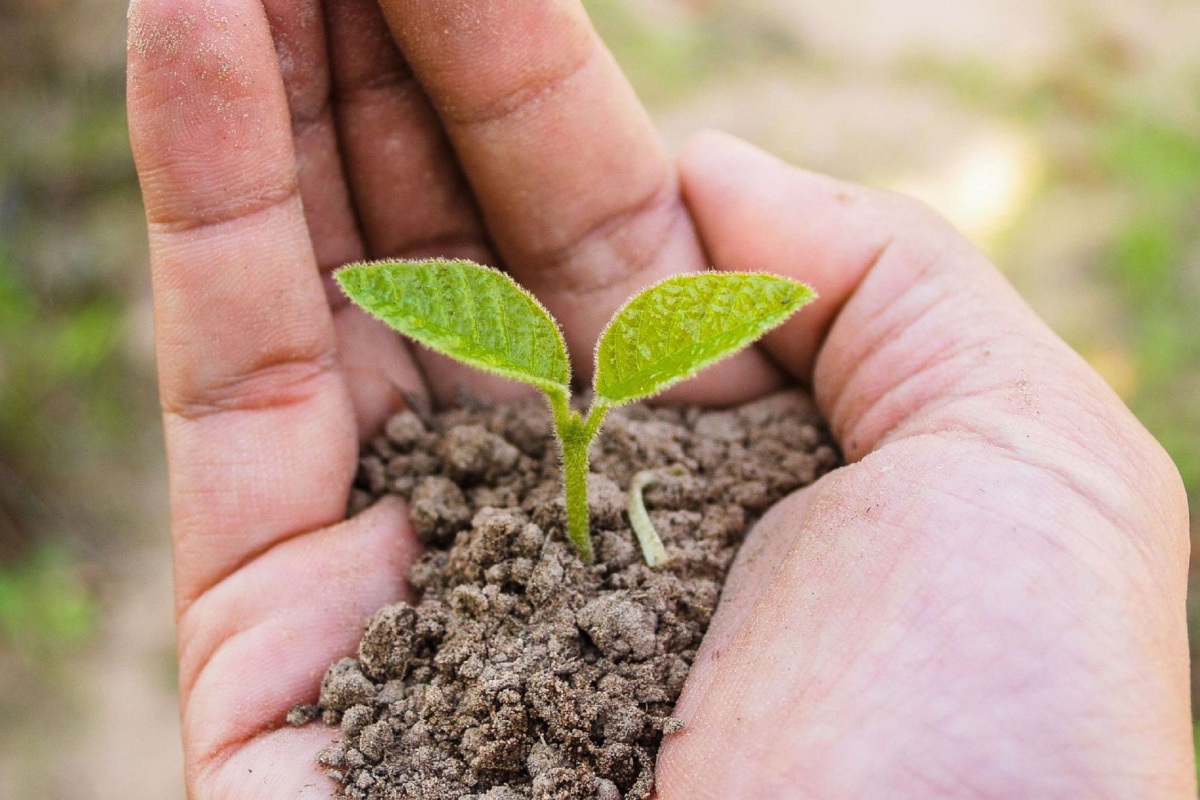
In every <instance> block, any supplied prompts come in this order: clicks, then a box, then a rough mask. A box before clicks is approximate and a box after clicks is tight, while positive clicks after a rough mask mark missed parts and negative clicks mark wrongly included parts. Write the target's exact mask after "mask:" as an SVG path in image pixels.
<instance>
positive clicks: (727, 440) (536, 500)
mask: <svg viewBox="0 0 1200 800" xmlns="http://www.w3.org/2000/svg"><path fill="white" fill-rule="evenodd" d="M385 430H386V435H383V436H380V437H379V438H378V439H376V440H375V441H374V442H372V443H371V445H370V446H369V447H367V448H365V449H364V451H363V454H362V458H361V464H360V472H359V479H358V485H357V487H356V488H355V489H354V491H353V494H352V497H351V500H350V505H351V507H350V511H351V513H354V512H357V511H358V510H361V509H362V508H364V507H366V506H367V505H369V504H370V503H371V502H373V501H374V500H375V499H376V498H378V497H380V496H382V495H384V494H388V493H394V494H398V495H401V496H402V497H404V498H405V499H406V500H407V501H408V502H409V508H410V512H411V516H412V521H413V525H414V528H415V529H416V532H417V535H418V536H419V537H420V538H421V540H422V541H423V542H424V543H425V544H426V545H427V547H428V549H427V551H426V552H425V554H424V555H423V556H422V557H421V558H420V559H419V560H418V561H417V562H416V563H415V564H414V565H413V566H412V567H411V569H410V571H409V580H410V582H411V583H412V585H413V586H414V587H415V588H416V590H417V591H418V592H420V593H421V594H422V599H421V601H420V602H419V603H418V604H417V606H416V607H412V606H410V605H408V604H407V603H403V602H401V603H396V604H395V605H391V606H387V607H385V608H383V609H381V610H380V611H379V612H377V613H376V614H375V615H374V616H373V617H371V619H370V620H368V621H367V623H366V627H365V631H364V633H363V638H362V642H361V644H360V647H359V652H358V657H357V658H345V659H342V660H341V661H338V662H337V663H336V664H334V665H332V666H331V667H330V668H329V670H328V672H327V673H326V675H325V677H324V679H323V681H322V683H321V690H320V699H319V704H318V705H316V706H297V707H296V708H293V709H292V711H291V713H290V714H289V715H288V721H289V722H290V723H292V724H296V725H300V724H305V723H307V722H310V721H313V720H315V719H316V718H317V717H320V718H322V719H323V720H324V722H325V723H326V724H328V725H340V728H341V736H340V738H339V739H338V740H337V741H336V743H335V744H333V745H332V746H331V747H329V748H327V749H325V750H323V751H322V752H321V753H320V755H319V756H318V760H319V762H320V763H321V764H322V765H323V766H324V767H325V772H326V774H327V775H328V776H329V777H330V778H332V779H333V780H334V781H336V782H337V783H338V784H340V789H339V791H338V794H340V795H342V796H346V797H351V798H358V799H359V800H368V799H369V800H399V798H420V799H421V800H463V799H464V798H469V799H471V800H518V799H519V798H537V800H551V799H552V798H554V799H556V800H557V799H558V798H561V799H562V800H585V799H586V800H621V798H625V799H626V800H640V799H641V798H647V797H649V796H650V794H651V792H652V790H653V787H654V764H655V757H656V755H657V752H658V747H659V743H660V742H661V740H662V737H663V736H664V735H668V736H669V735H671V734H673V733H676V732H678V731H680V730H682V728H683V723H682V722H681V721H679V720H677V719H674V718H673V717H671V710H672V708H673V706H674V703H675V700H676V699H677V698H678V696H679V692H680V690H681V688H682V687H683V683H684V680H685V679H686V678H687V674H688V670H689V669H690V668H691V665H692V661H693V659H694V658H695V655H696V650H697V648H698V647H699V645H700V641H701V639H702V637H703V636H704V632H705V630H706V629H707V627H708V623H709V620H710V619H711V617H712V614H713V610H714V609H715V607H716V604H717V601H718V599H719V597H720V594H721V587H722V585H723V583H724V579H725V574H726V572H727V570H728V568H729V565H730V563H731V561H732V560H733V557H734V555H735V553H736V551H737V547H738V545H739V544H740V543H741V540H742V538H743V536H744V534H745V532H746V530H747V529H748V527H749V526H750V525H751V524H752V523H753V522H754V521H755V520H756V519H757V518H758V517H759V515H761V513H762V512H763V511H764V510H766V509H767V507H769V506H770V505H771V504H773V503H774V502H776V501H777V500H779V499H780V498H782V497H783V496H784V495H786V494H787V493H789V492H791V491H794V490H795V489H797V488H799V487H801V486H804V485H806V484H808V483H811V482H812V481H814V480H815V479H816V478H818V477H819V476H820V475H822V474H823V473H825V472H827V471H828V470H830V469H832V468H833V467H835V466H837V464H838V463H839V456H838V453H837V451H836V450H835V449H834V447H833V445H832V443H831V439H830V437H829V435H828V433H827V431H826V430H825V428H824V426H823V425H822V424H821V422H820V420H819V418H818V416H817V414H816V412H815V409H814V408H813V406H812V404H811V402H809V401H807V400H806V399H805V398H802V397H800V396H798V395H796V394H792V393H788V394H778V395H773V396H771V397H768V398H765V399H763V400H759V401H757V402H754V403H751V404H749V405H746V406H743V407H741V408H738V409H735V410H725V411H711V410H701V409H696V408H686V409H679V408H647V407H642V406H633V407H629V408H625V409H618V410H615V411H613V412H611V413H610V414H609V417H608V420H607V421H606V422H605V426H604V428H603V430H602V432H601V434H600V436H599V437H598V439H597V441H596V442H595V443H594V444H593V446H592V475H591V477H590V479H589V496H590V506H591V513H592V529H593V540H594V545H595V550H596V556H597V558H596V563H595V564H593V565H590V566H588V565H584V564H583V563H582V562H581V561H580V560H579V558H578V557H577V556H576V554H575V552H574V551H573V550H572V548H571V547H570V545H569V544H568V542H567V541H566V540H565V537H564V534H563V529H564V524H565V509H564V504H563V500H562V487H561V477H560V473H559V466H558V455H557V450H556V446H555V444H554V439H553V435H552V432H551V425H550V419H549V414H548V412H547V411H546V409H545V408H544V407H543V406H542V405H541V404H539V403H534V402H530V403H527V404H523V405H512V406H502V407H496V408H480V407H476V408H464V409H455V410H452V411H447V412H444V413H441V414H438V415H436V416H427V415H422V416H418V415H417V414H416V413H414V412H413V411H404V412H401V413H400V414H398V415H397V416H395V417H393V418H392V419H391V420H390V421H389V422H388V423H387V426H386V429H385ZM647 469H653V470H655V471H656V480H655V482H654V483H652V484H651V485H650V486H649V487H648V488H647V489H646V490H645V493H644V495H645V504H646V508H647V509H648V510H649V514H650V518H651V520H652V521H653V523H654V525H655V527H656V528H657V530H658V532H659V535H660V536H661V537H662V540H663V543H664V545H665V547H666V550H667V553H668V555H669V559H670V560H669V561H668V563H667V564H666V565H665V566H662V567H659V568H657V569H653V570H652V569H650V568H648V567H646V565H645V564H644V562H643V561H642V557H641V552H640V550H639V549H638V545H637V542H636V539H635V537H634V534H633V531H632V530H631V529H630V527H629V522H628V519H627V516H626V512H625V508H626V505H627V491H626V490H627V488H628V486H629V484H630V480H631V478H633V476H634V475H635V474H636V473H638V472H639V471H641V470H647Z"/></svg>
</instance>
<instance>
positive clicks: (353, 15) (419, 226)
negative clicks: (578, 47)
mask: <svg viewBox="0 0 1200 800" xmlns="http://www.w3.org/2000/svg"><path fill="white" fill-rule="evenodd" d="M326 14H327V17H328V20H327V27H328V31H329V46H330V52H331V56H332V59H333V64H334V69H333V78H334V105H335V108H336V110H337V120H338V132H339V138H340V141H341V145H342V152H343V157H344V160H345V163H346V166H347V170H348V173H349V176H350V179H351V185H352V187H353V196H354V202H355V205H356V207H357V208H358V213H359V218H360V220H361V225H362V230H363V236H364V238H365V240H366V248H367V253H368V255H369V256H370V257H371V258H421V257H426V256H443V257H448V258H469V259H471V260H474V261H478V262H480V263H484V264H496V263H498V261H497V259H496V257H495V255H494V254H493V253H492V248H491V245H490V243H489V242H488V240H487V235H486V234H485V232H484V230H483V222H482V220H481V219H480V217H479V212H478V209H477V208H476V207H475V200H474V197H473V196H472V195H471V191H470V189H469V188H468V186H467V183H466V180H465V179H464V177H463V175H462V172H461V170H460V169H459V167H458V162H457V160H456V159H455V157H454V152H453V151H452V150H451V148H450V143H449V141H447V139H446V135H445V133H444V132H443V131H442V128H441V123H440V122H439V121H438V118H437V114H436V113H434V110H433V107H432V106H431V105H430V104H429V100H428V98H427V97H426V96H425V93H424V91H423V90H422V89H421V87H420V85H419V84H418V83H417V81H416V80H415V78H413V75H412V72H411V70H409V68H408V65H407V64H406V63H405V62H404V59H403V58H402V57H401V56H400V52H399V51H398V50H397V49H396V45H395V42H393V41H392V38H391V35H390V34H389V33H388V29H387V24H386V23H385V22H384V19H383V15H382V13H381V12H380V10H379V6H378V5H377V4H376V3H375V1H374V0H342V2H338V3H331V4H328V6H327V8H326ZM342 299H343V300H344V298H342ZM372 325H374V326H379V323H368V324H364V325H363V326H362V327H364V328H369V327H370V326H372ZM393 335H394V334H393ZM382 336H383V334H379V335H378V336H375V337H374V338H375V340H376V341H380V340H381V339H382ZM414 354H415V356H416V358H417V360H418V362H419V363H420V364H421V367H422V368H423V370H424V374H425V377H426V379H427V380H428V382H429V385H430V390H431V391H432V392H433V395H434V397H435V398H436V400H437V401H438V402H439V403H440V404H443V405H445V404H449V403H453V402H454V401H456V400H458V399H459V398H460V395H461V392H462V391H463V390H466V391H468V392H469V393H471V394H474V395H478V396H481V397H487V398H489V399H491V400H493V401H500V400H505V399H515V398H517V397H521V396H525V395H527V394H529V389H528V387H524V386H522V385H521V384H518V383H516V382H514V381H505V380H501V379H499V378H495V377H493V376H490V375H481V374H480V373H478V372H477V371H474V370H471V369H469V368H467V367H464V366H463V365H461V364H458V363H457V362H454V361H451V360H450V359H448V358H444V357H442V356H440V355H438V354H436V353H433V352H430V351H428V350H425V349H424V348H419V347H418V348H415V349H414ZM371 357H373V354H372V353H371V352H369V351H367V352H364V353H363V354H362V356H361V357H357V356H356V357H355V361H356V363H357V364H359V365H362V366H366V365H367V364H368V363H369V359H370V358H371ZM376 385H377V386H378V387H379V391H375V392H373V395H374V396H375V397H378V395H380V393H381V391H382V389H383V386H382V384H376ZM368 402H369V401H367V400H366V399H364V401H363V404H364V405H366V404H368Z"/></svg>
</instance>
